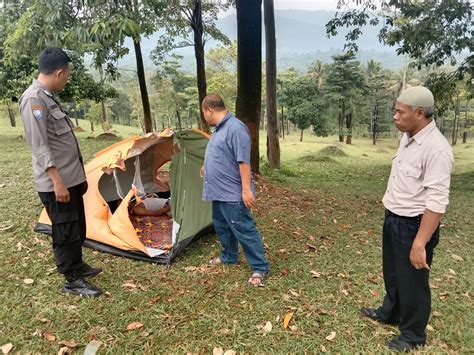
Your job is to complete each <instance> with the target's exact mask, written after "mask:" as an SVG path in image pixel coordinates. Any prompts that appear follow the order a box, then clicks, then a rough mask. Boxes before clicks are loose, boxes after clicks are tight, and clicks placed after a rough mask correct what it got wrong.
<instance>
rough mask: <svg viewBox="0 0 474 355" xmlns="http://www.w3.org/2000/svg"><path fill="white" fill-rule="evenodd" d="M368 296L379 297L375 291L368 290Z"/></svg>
mask: <svg viewBox="0 0 474 355" xmlns="http://www.w3.org/2000/svg"><path fill="white" fill-rule="evenodd" d="M369 292H370V294H371V295H372V296H374V297H378V296H379V293H378V292H377V291H375V290H369Z"/></svg>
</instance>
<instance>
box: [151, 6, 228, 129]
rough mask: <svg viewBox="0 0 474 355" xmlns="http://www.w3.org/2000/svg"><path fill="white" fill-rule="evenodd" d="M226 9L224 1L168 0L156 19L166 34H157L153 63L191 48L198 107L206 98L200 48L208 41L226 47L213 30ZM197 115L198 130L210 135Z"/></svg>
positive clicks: (203, 65) (204, 69)
mask: <svg viewBox="0 0 474 355" xmlns="http://www.w3.org/2000/svg"><path fill="white" fill-rule="evenodd" d="M228 6H229V3H228V2H227V1H204V2H203V1H201V0H185V1H180V0H171V1H169V2H168V3H167V10H166V11H165V12H164V13H163V16H161V18H160V19H159V24H160V27H161V28H164V29H165V31H166V33H165V34H163V35H161V36H160V38H159V40H158V43H157V46H156V48H155V50H154V61H155V63H157V64H158V63H159V62H161V61H163V59H164V55H165V54H167V53H169V52H170V51H171V50H173V49H176V48H182V47H187V46H192V47H193V48H194V56H195V59H196V80H197V88H198V93H199V105H200V104H201V103H202V100H203V99H204V97H205V96H206V95H207V80H206V62H205V55H204V49H205V45H206V42H207V41H208V40H209V39H211V38H212V39H215V40H218V41H221V42H223V43H225V44H230V41H229V39H228V38H227V37H226V36H225V35H224V34H223V33H222V32H221V31H220V30H219V29H218V27H217V25H216V24H217V15H218V13H219V11H220V10H225V9H227V7H228ZM199 112H200V120H199V121H198V124H199V127H200V128H201V129H202V130H204V131H205V132H208V133H209V132H210V129H209V125H208V124H207V122H206V120H205V119H204V116H203V113H202V112H201V110H199Z"/></svg>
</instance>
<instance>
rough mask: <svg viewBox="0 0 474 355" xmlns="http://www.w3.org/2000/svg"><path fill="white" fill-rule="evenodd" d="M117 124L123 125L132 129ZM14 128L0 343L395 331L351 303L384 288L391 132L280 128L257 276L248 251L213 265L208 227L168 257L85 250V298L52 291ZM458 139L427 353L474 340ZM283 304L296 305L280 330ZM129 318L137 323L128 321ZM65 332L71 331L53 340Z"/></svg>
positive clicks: (118, 348)
mask: <svg viewBox="0 0 474 355" xmlns="http://www.w3.org/2000/svg"><path fill="white" fill-rule="evenodd" d="M2 114H3V113H2ZM81 125H82V126H83V127H84V128H85V129H88V125H87V123H85V122H82V123H81ZM116 129H117V130H118V131H119V132H120V134H121V135H122V137H126V136H128V135H129V134H133V133H136V131H135V132H134V130H133V129H130V128H128V129H126V128H124V127H117V128H116ZM21 133H22V129H21V128H17V129H12V128H10V127H8V125H7V120H6V119H5V117H1V119H0V142H1V147H2V154H1V155H0V193H1V196H2V198H1V200H0V226H1V227H2V229H6V228H7V227H9V226H11V228H9V229H7V230H4V231H2V232H1V235H0V273H1V275H2V277H1V281H0V282H1V284H0V290H1V295H2V299H1V306H0V307H1V308H0V346H1V345H3V344H6V343H11V344H13V350H12V351H13V352H15V351H17V352H19V353H57V352H58V350H59V349H60V348H61V347H64V346H65V345H64V344H68V345H70V346H71V345H75V347H72V346H71V347H72V348H73V349H72V350H73V352H75V353H82V352H83V351H84V348H85V346H86V345H87V344H88V343H89V341H91V340H93V339H95V340H98V341H100V342H102V345H101V348H100V350H99V352H100V353H111V354H112V353H113V354H116V353H120V354H121V353H186V352H192V353H204V354H209V353H212V351H213V349H214V348H222V349H223V350H224V351H225V350H234V351H236V352H238V353H305V352H307V353H315V352H325V351H327V352H332V353H337V352H340V353H356V352H372V353H375V352H376V353H379V352H384V351H386V350H385V346H384V344H385V342H386V341H387V340H388V339H390V338H391V337H392V336H394V334H398V330H397V329H396V328H394V327H391V326H382V325H379V324H375V322H371V321H368V320H366V319H362V318H361V317H360V316H359V315H358V311H359V308H360V307H361V306H363V305H368V306H376V305H378V304H379V302H380V301H381V299H382V297H383V280H382V277H381V226H382V221H383V206H382V204H381V201H380V200H381V197H382V196H383V192H384V190H385V185H386V181H387V176H388V173H389V169H390V162H391V156H392V155H393V154H394V152H395V149H396V146H397V142H396V140H395V139H382V140H381V141H380V142H379V144H378V145H377V146H375V147H374V146H372V145H371V143H370V142H369V141H368V140H363V139H355V140H354V145H353V146H341V147H340V149H332V148H327V147H328V146H333V145H334V144H335V140H334V137H330V138H324V139H321V138H317V137H314V136H312V135H310V134H306V135H305V141H304V142H302V143H300V142H298V139H299V134H297V133H296V132H295V133H294V134H292V135H290V136H289V137H287V138H286V139H285V140H284V141H282V162H283V164H282V165H283V166H282V169H281V170H280V171H278V172H272V171H269V170H268V169H267V168H265V167H263V169H262V171H263V177H262V178H260V179H259V181H258V191H259V192H258V208H257V209H256V210H255V211H254V212H255V216H256V219H257V223H258V226H259V228H260V230H261V232H262V235H263V237H264V240H265V245H266V247H267V252H268V257H269V259H270V261H271V267H272V271H271V275H270V277H269V279H268V281H267V285H266V287H265V288H252V287H249V286H248V285H247V284H246V282H245V281H246V279H247V277H248V275H249V268H248V266H247V263H246V262H245V260H241V261H240V263H239V264H238V265H236V266H235V267H218V268H215V269H210V268H208V267H207V266H206V263H207V261H208V259H209V258H210V257H211V256H213V255H216V254H217V252H218V250H219V246H218V243H217V241H216V237H215V236H206V237H203V238H201V239H199V240H198V241H196V242H195V243H193V244H192V245H191V246H190V247H189V248H188V249H187V250H186V251H185V252H184V253H183V254H182V255H181V256H179V257H178V258H177V259H176V260H175V262H174V263H173V264H172V266H171V267H170V268H166V267H163V266H160V265H153V264H148V263H144V262H138V261H133V260H129V259H124V258H119V257H114V256H110V255H107V254H103V253H98V252H94V251H91V250H88V249H87V250H85V257H86V260H87V261H89V262H90V263H92V264H94V265H97V266H100V267H102V268H103V269H104V273H103V274H102V275H101V276H99V277H98V278H97V279H96V280H95V281H94V282H95V283H96V284H97V285H99V286H100V287H102V288H103V289H104V290H105V291H107V294H106V295H104V296H101V297H100V298H98V299H95V300H91V299H81V298H78V297H74V296H68V295H62V294H60V293H59V288H60V286H61V282H62V279H61V277H60V275H58V274H57V273H56V272H55V268H54V261H53V257H52V252H51V248H50V242H49V241H48V239H47V237H45V236H43V235H39V234H35V233H33V232H32V227H33V225H34V224H35V222H36V220H37V217H38V215H39V213H40V211H41V205H40V201H39V199H38V197H37V195H36V193H35V191H34V189H33V182H32V173H31V166H30V154H29V151H28V149H27V146H26V142H25V141H24V139H22V138H20V137H19V136H20V135H21ZM88 136H90V133H88V132H84V133H80V134H78V137H79V143H80V145H81V147H82V150H83V154H84V157H85V158H86V159H89V158H91V157H92V155H93V153H94V152H96V151H98V150H99V149H101V148H103V147H105V146H107V145H108V144H110V141H100V140H97V139H88ZM262 141H263V139H262ZM262 143H264V141H263V142H262ZM454 150H455V156H456V167H455V171H454V175H453V180H452V193H451V206H450V208H449V212H448V213H447V215H446V216H445V217H444V219H443V226H442V237H441V242H440V244H439V245H438V247H437V249H436V251H435V258H434V263H433V265H432V275H431V284H432V299H433V315H432V317H431V319H430V322H429V323H430V325H429V331H428V334H429V338H428V346H427V347H426V348H424V349H423V350H422V351H421V352H426V353H445V352H448V353H472V352H474V334H473V329H474V312H473V311H472V310H473V297H474V294H473V290H472V281H473V275H474V274H473V271H474V270H473V269H474V267H473V263H472V251H473V244H474V242H473V238H472V237H473V235H474V224H473V216H474V143H469V144H467V145H458V146H456V147H455V149H454ZM264 152H265V151H264V144H262V146H261V155H264V154H265V153H264ZM453 255H454V257H453ZM455 259H457V260H455ZM190 266H192V267H191V268H190ZM25 279H32V280H33V283H30V284H26V283H25V282H24V280H25ZM30 282H31V281H30ZM124 284H128V285H129V286H124ZM130 284H132V285H133V286H130ZM288 312H293V313H294V314H293V317H292V320H291V321H290V324H289V325H290V327H288V328H287V329H284V327H283V320H284V317H285V315H287V314H288ZM132 322H139V323H141V324H143V326H142V327H141V328H139V329H136V330H131V331H127V330H126V328H127V325H128V324H130V323H132ZM267 322H270V323H271V325H272V329H271V331H268V330H269V325H268V323H267ZM265 325H266V327H263V328H262V326H265ZM332 332H335V336H334V334H332V336H330V335H331V333H332ZM328 336H330V337H329V338H330V339H331V338H333V339H332V340H328V339H326V338H327V337H328ZM71 340H74V342H75V344H72V343H70V342H69V343H63V344H61V342H64V341H71Z"/></svg>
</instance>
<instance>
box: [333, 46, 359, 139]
mask: <svg viewBox="0 0 474 355" xmlns="http://www.w3.org/2000/svg"><path fill="white" fill-rule="evenodd" d="M332 58H333V60H334V62H333V63H332V64H331V65H330V66H329V68H328V73H327V78H326V97H327V98H328V99H329V100H331V101H332V102H335V103H336V104H337V105H338V108H339V112H338V126H339V142H341V143H342V142H344V132H345V129H344V124H345V125H346V132H347V137H346V143H347V144H351V143H352V125H353V109H354V107H353V99H354V97H356V96H357V95H358V94H359V93H360V90H361V89H363V88H364V87H365V80H364V75H363V74H362V72H361V69H360V65H359V62H357V61H355V60H354V58H355V57H354V55H353V54H351V53H346V54H343V55H335V56H333V57H332Z"/></svg>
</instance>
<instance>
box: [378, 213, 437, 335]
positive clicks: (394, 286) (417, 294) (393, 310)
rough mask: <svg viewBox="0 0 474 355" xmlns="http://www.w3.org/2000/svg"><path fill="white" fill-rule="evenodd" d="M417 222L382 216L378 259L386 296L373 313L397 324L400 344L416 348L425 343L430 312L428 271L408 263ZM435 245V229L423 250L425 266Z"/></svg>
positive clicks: (406, 218) (415, 220) (418, 221)
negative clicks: (407, 344)
mask: <svg viewBox="0 0 474 355" xmlns="http://www.w3.org/2000/svg"><path fill="white" fill-rule="evenodd" d="M421 218H422V216H419V217H401V216H397V215H394V214H393V213H391V212H389V211H386V213H385V221H384V226H383V249H382V250H383V251H382V254H383V255H382V256H383V279H384V283H385V291H386V295H385V298H384V300H383V304H382V306H381V307H380V308H379V309H378V310H377V311H378V313H379V316H380V317H381V318H382V319H385V320H386V321H387V322H392V323H398V324H399V327H400V334H401V338H402V339H403V340H405V341H408V342H411V343H416V344H420V343H424V342H425V341H426V332H425V329H426V326H427V324H428V319H429V316H430V312H431V292H430V284H429V270H427V269H421V270H417V269H415V267H413V265H411V263H410V250H411V247H412V244H413V241H414V240H415V237H416V234H417V232H418V229H419V226H420V221H421ZM438 242H439V227H438V228H437V229H436V231H435V232H434V234H433V236H432V237H431V239H430V241H429V242H428V243H427V244H426V247H425V249H426V262H427V264H428V265H431V262H432V260H433V250H434V248H435V247H436V245H437V244H438Z"/></svg>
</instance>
